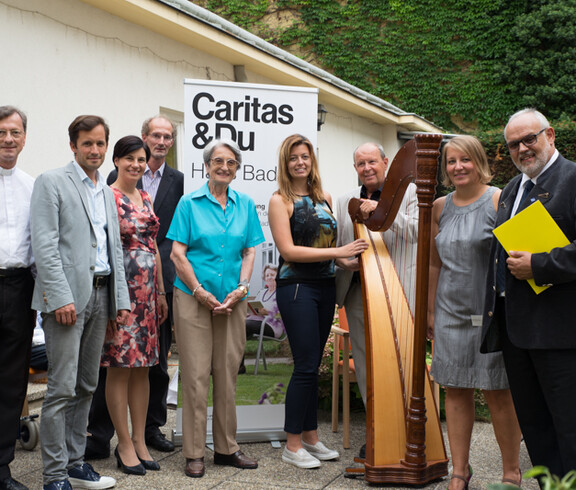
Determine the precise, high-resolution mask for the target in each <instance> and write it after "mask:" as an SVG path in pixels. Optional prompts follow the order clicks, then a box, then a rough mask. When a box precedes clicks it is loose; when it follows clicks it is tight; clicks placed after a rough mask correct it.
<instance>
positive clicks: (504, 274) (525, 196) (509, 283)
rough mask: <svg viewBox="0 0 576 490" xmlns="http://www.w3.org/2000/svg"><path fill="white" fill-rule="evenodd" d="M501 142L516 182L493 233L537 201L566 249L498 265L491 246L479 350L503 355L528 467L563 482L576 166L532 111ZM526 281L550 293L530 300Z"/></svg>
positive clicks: (572, 341) (570, 438)
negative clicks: (515, 172) (547, 471)
mask: <svg viewBox="0 0 576 490" xmlns="http://www.w3.org/2000/svg"><path fill="white" fill-rule="evenodd" d="M504 136H505V139H506V144H507V146H508V149H509V151H510V155H511V157H512V160H513V161H514V164H515V165H516V167H518V169H519V170H520V171H521V172H522V174H520V175H518V176H516V177H514V178H513V179H512V180H511V181H510V183H509V184H508V185H507V186H506V188H505V189H504V191H503V192H502V195H501V197H500V202H499V204H498V214H497V217H496V225H495V226H499V225H501V224H502V223H503V222H505V221H506V220H508V219H509V218H511V217H512V216H514V215H515V214H516V213H517V212H519V211H522V210H523V209H525V208H526V207H528V206H529V205H530V204H532V203H533V202H535V201H537V200H538V201H540V202H541V203H542V204H543V205H544V207H545V208H546V210H547V211H548V212H549V213H550V215H551V216H552V218H553V219H554V221H555V222H556V223H557V224H558V226H559V227H560V228H561V229H562V231H563V232H564V234H565V235H566V237H567V238H568V240H569V241H570V244H569V245H567V246H565V247H558V248H554V249H553V250H552V251H551V252H550V253H533V254H531V253H529V252H526V251H506V252H508V255H509V257H508V258H506V255H505V254H503V253H502V252H503V250H502V247H501V246H500V245H499V244H498V242H497V241H496V239H494V241H493V243H492V250H491V259H492V263H493V264H494V266H493V267H492V268H491V270H490V271H489V273H488V283H487V294H486V306H485V311H484V325H483V328H484V330H483V343H482V348H481V350H482V352H494V351H497V350H502V351H503V354H504V362H505V365H506V371H507V374H508V379H509V382H510V389H511V391H512V396H513V398H514V405H515V407H516V412H517V415H518V421H519V422H520V427H521V429H522V433H523V435H524V440H525V442H526V446H527V448H528V452H529V454H530V459H531V460H532V464H533V465H544V466H547V467H548V468H549V469H550V471H551V472H552V473H553V474H556V475H560V476H563V475H564V474H565V473H567V472H568V471H570V470H573V469H576V417H574V413H573V407H574V404H575V402H576V328H575V327H576V323H575V322H576V320H575V318H576V301H575V299H576V164H575V163H574V162H571V161H569V160H566V159H565V158H564V157H562V156H561V155H560V154H559V153H558V151H557V150H556V148H555V146H554V139H555V134H554V129H553V128H551V127H550V124H549V123H548V121H547V119H546V118H545V117H544V116H543V115H542V114H541V113H540V112H538V111H536V110H534V109H524V110H522V111H519V112H517V113H516V114H514V115H513V116H511V117H510V119H509V121H508V124H507V126H506V128H505V130H504ZM526 186H527V187H526ZM527 279H534V281H535V283H536V284H537V285H541V286H543V285H549V286H550V287H549V288H548V289H546V290H545V291H543V292H542V293H540V294H539V295H536V294H535V293H534V291H533V290H532V288H531V287H530V285H529V284H528V282H527V281H526V280H527Z"/></svg>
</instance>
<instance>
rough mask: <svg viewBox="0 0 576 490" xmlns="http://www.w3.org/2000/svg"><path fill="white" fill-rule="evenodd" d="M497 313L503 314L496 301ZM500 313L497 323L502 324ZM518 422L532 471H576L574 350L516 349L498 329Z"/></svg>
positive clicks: (561, 474)
mask: <svg viewBox="0 0 576 490" xmlns="http://www.w3.org/2000/svg"><path fill="white" fill-rule="evenodd" d="M497 308H500V309H503V308H504V301H502V300H499V305H498V306H497ZM503 313H504V311H499V312H498V315H499V318H504V316H503ZM501 336H502V351H503V354H504V363H505V365H506V372H507V374H508V380H509V382H510V390H511V392H512V398H513V399H514V406H515V408H516V414H517V416H518V422H519V423H520V428H521V430H522V434H523V436H524V441H525V442H526V447H527V449H528V454H529V455H530V460H531V461H532V464H533V465H534V466H536V465H544V466H547V467H548V469H549V470H550V472H551V473H552V474H555V475H558V476H560V477H562V476H564V475H565V474H566V473H568V472H569V471H570V470H573V469H576V417H575V416H574V407H575V406H576V349H519V348H518V347H516V346H514V345H513V344H512V343H511V342H510V340H509V338H508V335H507V332H506V328H505V326H504V328H502V329H501Z"/></svg>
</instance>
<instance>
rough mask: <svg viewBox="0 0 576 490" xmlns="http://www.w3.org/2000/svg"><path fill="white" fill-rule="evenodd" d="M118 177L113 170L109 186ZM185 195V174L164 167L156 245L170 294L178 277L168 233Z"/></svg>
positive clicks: (158, 198)
mask: <svg viewBox="0 0 576 490" xmlns="http://www.w3.org/2000/svg"><path fill="white" fill-rule="evenodd" d="M117 176H118V172H117V170H116V169H114V170H112V172H110V174H109V175H108V179H107V182H108V185H110V184H112V183H113V182H114V181H115V180H116V177H117ZM137 187H138V188H139V189H142V180H139V181H138V184H137ZM183 194H184V174H183V173H182V172H180V171H179V170H175V169H173V168H172V167H169V166H168V165H166V166H165V167H164V173H163V174H162V180H160V185H159V186H158V192H157V193H156V198H155V199H154V212H155V213H156V216H158V219H159V220H160V229H159V230H158V236H157V237H156V243H157V244H158V250H159V251H160V260H162V277H163V279H164V288H165V290H166V291H167V292H168V293H171V292H172V284H173V283H174V278H175V277H176V270H175V268H174V264H173V263H172V261H171V260H170V253H171V252H172V240H169V239H168V238H166V233H168V228H170V223H171V222H172V217H173V216H174V211H175V210H176V206H177V205H178V201H179V200H180V198H181V197H182V195H183Z"/></svg>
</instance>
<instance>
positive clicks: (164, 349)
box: [88, 293, 172, 446]
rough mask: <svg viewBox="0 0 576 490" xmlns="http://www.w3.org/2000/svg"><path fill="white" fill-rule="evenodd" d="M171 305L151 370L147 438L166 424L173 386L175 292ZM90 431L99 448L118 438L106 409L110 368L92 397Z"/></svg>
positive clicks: (99, 380)
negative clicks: (171, 354)
mask: <svg viewBox="0 0 576 490" xmlns="http://www.w3.org/2000/svg"><path fill="white" fill-rule="evenodd" d="M166 300H167V302H168V310H169V314H168V318H167V319H166V321H165V322H164V323H163V324H162V325H160V338H159V343H158V348H159V362H158V364H157V365H156V366H153V367H151V368H150V369H149V371H148V379H149V381H150V399H149V401H148V413H147V415H146V437H150V436H152V435H154V434H157V433H158V432H160V427H162V426H163V425H165V424H166V418H167V412H166V410H167V408H166V395H167V394H168V385H169V384H170V375H169V374H168V353H169V352H170V346H171V345H172V293H167V294H166ZM88 432H89V433H90V434H92V439H93V441H94V442H95V443H96V445H100V446H103V445H108V444H109V443H110V439H112V436H113V435H114V425H113V424H112V420H110V414H109V413H108V407H107V406H106V368H100V377H99V379H98V386H97V388H96V391H95V393H94V396H93V397H92V405H91V406H90V415H89V417H88Z"/></svg>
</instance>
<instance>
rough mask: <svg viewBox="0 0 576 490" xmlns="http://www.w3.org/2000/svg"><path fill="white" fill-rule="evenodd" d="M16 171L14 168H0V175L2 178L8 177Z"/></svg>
mask: <svg viewBox="0 0 576 490" xmlns="http://www.w3.org/2000/svg"><path fill="white" fill-rule="evenodd" d="M15 170H16V167H12V168H4V167H0V175H2V176H3V177H9V176H10V175H12V174H13V173H14V172H15Z"/></svg>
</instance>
